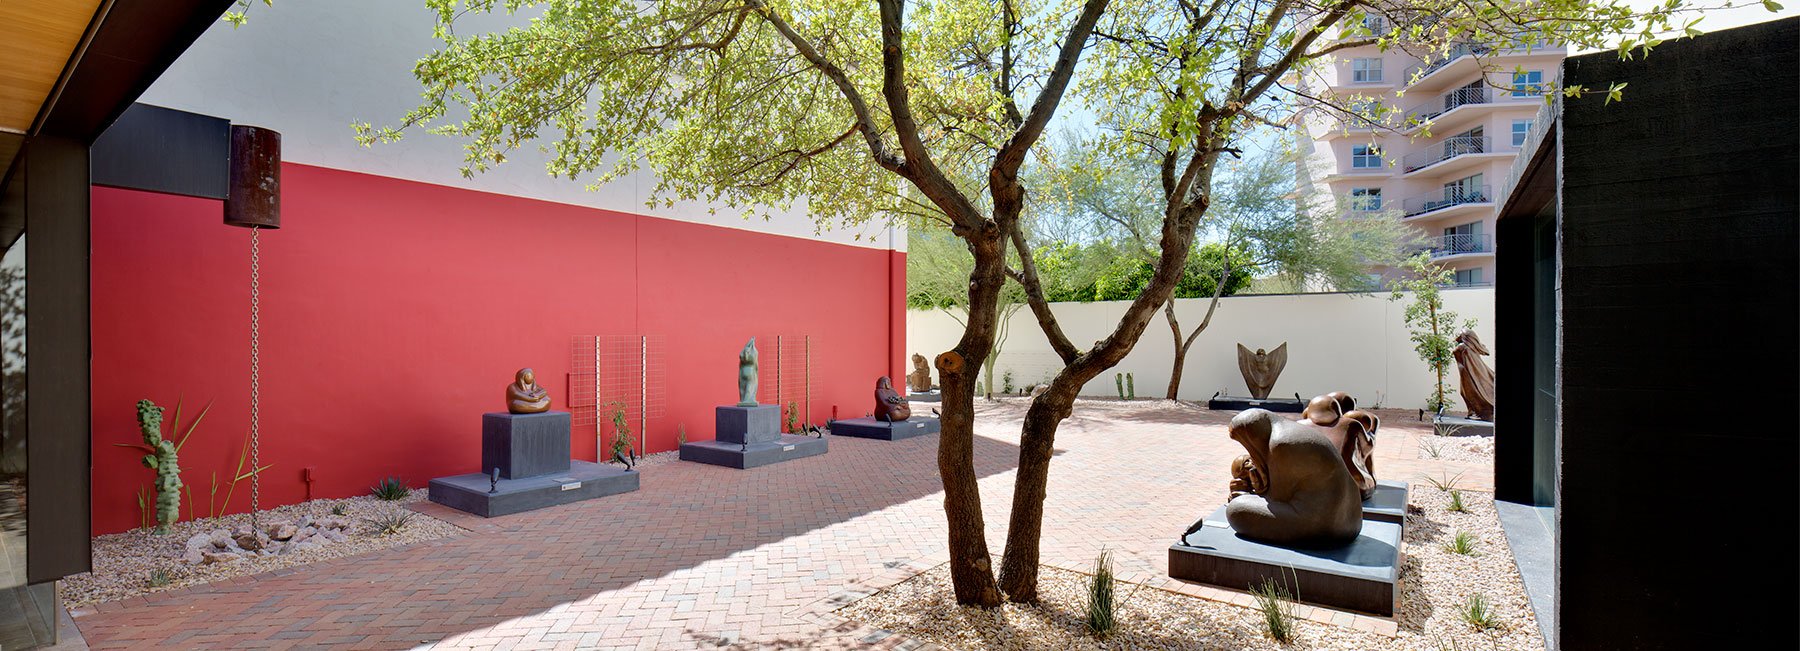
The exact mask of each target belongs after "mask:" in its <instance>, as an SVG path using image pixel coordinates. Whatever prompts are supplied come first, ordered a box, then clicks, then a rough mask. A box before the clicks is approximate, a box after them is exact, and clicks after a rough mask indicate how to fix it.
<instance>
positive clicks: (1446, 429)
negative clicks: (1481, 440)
mask: <svg viewBox="0 0 1800 651" xmlns="http://www.w3.org/2000/svg"><path fill="white" fill-rule="evenodd" d="M1431 423H1432V425H1433V426H1434V427H1436V428H1437V435H1438V436H1493V435H1494V423H1493V422H1491V421H1485V420H1475V419H1473V418H1463V417H1461V416H1435V417H1433V418H1432V419H1431Z"/></svg>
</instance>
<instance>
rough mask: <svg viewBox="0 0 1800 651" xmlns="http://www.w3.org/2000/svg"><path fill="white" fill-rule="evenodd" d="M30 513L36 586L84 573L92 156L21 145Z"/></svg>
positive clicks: (75, 143)
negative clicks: (23, 188)
mask: <svg viewBox="0 0 1800 651" xmlns="http://www.w3.org/2000/svg"><path fill="white" fill-rule="evenodd" d="M23 167H24V171H25V229H26V232H27V233H29V236H28V237H27V238H26V239H25V275H26V278H27V282H26V286H25V309H26V313H27V314H28V315H29V316H28V317H27V319H26V322H25V356H26V359H27V360H28V362H27V371H26V379H25V387H26V388H25V400H26V402H25V409H26V419H27V420H26V423H27V425H26V431H27V444H26V454H27V459H28V462H27V463H28V464H29V468H30V469H31V470H30V473H31V474H30V478H29V479H28V480H27V481H28V482H29V483H28V485H27V490H28V491H29V493H28V494H29V495H30V496H31V507H30V509H29V510H28V511H27V515H26V526H27V531H29V534H28V535H29V536H30V539H29V544H30V552H29V553H28V554H27V559H26V568H27V572H26V574H27V578H28V580H29V581H31V582H32V583H37V582H41V581H48V580H52V579H58V578H62V577H64V576H68V575H70V574H75V573H78V572H86V571H88V569H89V566H90V563H91V561H92V559H91V555H90V552H91V550H90V547H89V544H88V540H89V537H90V536H89V534H90V528H89V521H90V518H89V515H88V509H89V499H90V497H89V492H90V484H89V472H90V468H91V465H90V463H91V461H90V459H91V456H90V454H91V450H90V448H91V445H92V438H91V437H90V435H89V431H90V430H89V425H90V418H89V412H88V409H89V405H88V395H89V384H88V382H89V368H88V361H89V356H88V335H89V323H88V243H89V237H88V197H89V193H90V190H89V185H88V147H87V143H85V142H82V141H80V140H76V139H73V138H56V137H51V136H34V137H32V138H31V139H29V140H27V141H26V143H25V156H24V159H23Z"/></svg>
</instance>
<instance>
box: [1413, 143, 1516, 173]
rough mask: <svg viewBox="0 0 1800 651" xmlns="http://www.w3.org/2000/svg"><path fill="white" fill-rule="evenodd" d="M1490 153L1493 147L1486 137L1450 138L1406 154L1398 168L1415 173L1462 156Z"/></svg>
mask: <svg viewBox="0 0 1800 651" xmlns="http://www.w3.org/2000/svg"><path fill="white" fill-rule="evenodd" d="M1491 151H1494V146H1493V143H1492V142H1490V141H1489V140H1488V137H1487V136H1450V137H1448V138H1445V139H1443V140H1442V141H1440V142H1439V143H1438V144H1436V145H1432V146H1431V147H1429V148H1427V149H1424V150H1421V151H1415V152H1413V153H1410V154H1407V155H1406V157H1405V158H1402V159H1400V166H1401V168H1402V169H1403V170H1405V171H1407V172H1416V171H1418V170H1422V169H1425V168H1427V167H1431V166H1432V165H1436V164H1438V163H1442V162H1444V161H1447V160H1450V159H1452V158H1456V157H1457V156H1461V155H1463V154H1485V153H1487V152H1491Z"/></svg>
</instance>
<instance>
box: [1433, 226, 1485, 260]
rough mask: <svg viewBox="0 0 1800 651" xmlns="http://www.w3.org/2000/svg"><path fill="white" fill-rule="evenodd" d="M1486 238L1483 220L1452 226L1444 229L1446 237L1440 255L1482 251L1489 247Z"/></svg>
mask: <svg viewBox="0 0 1800 651" xmlns="http://www.w3.org/2000/svg"><path fill="white" fill-rule="evenodd" d="M1486 240H1487V238H1485V237H1482V233H1481V222H1470V223H1467V224H1461V225H1457V226H1451V227H1449V228H1446V229H1444V239H1443V242H1442V243H1441V244H1440V245H1439V246H1438V251H1437V252H1438V254H1439V255H1455V254H1458V253H1480V252H1482V251H1484V250H1486V249H1487V241H1486Z"/></svg>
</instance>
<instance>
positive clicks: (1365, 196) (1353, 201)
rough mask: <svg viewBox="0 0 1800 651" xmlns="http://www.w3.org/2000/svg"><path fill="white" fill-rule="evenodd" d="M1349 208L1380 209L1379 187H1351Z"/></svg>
mask: <svg viewBox="0 0 1800 651" xmlns="http://www.w3.org/2000/svg"><path fill="white" fill-rule="evenodd" d="M1350 209H1351V210H1366V211H1375V210H1381V188H1352V189H1351V190H1350Z"/></svg>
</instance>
